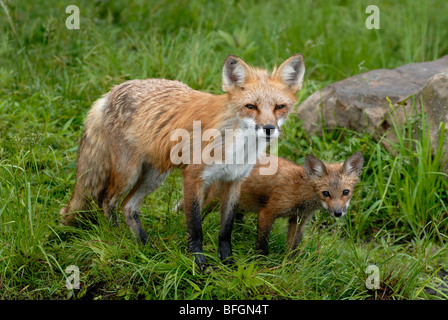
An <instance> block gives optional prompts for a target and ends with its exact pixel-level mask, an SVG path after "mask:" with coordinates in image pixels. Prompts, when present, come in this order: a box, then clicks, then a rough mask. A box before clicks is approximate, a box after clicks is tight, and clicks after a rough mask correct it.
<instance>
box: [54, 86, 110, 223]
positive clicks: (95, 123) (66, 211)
mask: <svg viewBox="0 0 448 320" xmlns="http://www.w3.org/2000/svg"><path fill="white" fill-rule="evenodd" d="M107 103H108V97H107V95H106V96H104V97H102V98H101V99H99V100H97V101H96V102H95V103H94V105H93V106H92V108H91V109H90V111H89V114H88V115H87V118H86V122H85V127H84V133H83V136H82V139H81V143H80V145H79V149H78V160H77V165H76V185H75V188H74V191H73V195H72V198H71V199H70V201H69V203H68V204H67V206H65V207H64V208H62V209H61V211H60V212H59V213H60V214H61V222H62V223H63V224H65V225H70V224H73V223H74V222H75V214H76V213H77V212H80V211H83V210H86V209H88V207H89V203H90V201H92V200H93V201H94V202H96V203H98V204H99V205H101V202H102V197H103V195H104V193H105V191H106V189H107V186H108V184H109V178H110V166H111V164H110V162H111V160H110V151H109V148H108V140H107V133H106V131H105V128H104V109H105V107H106V105H107Z"/></svg>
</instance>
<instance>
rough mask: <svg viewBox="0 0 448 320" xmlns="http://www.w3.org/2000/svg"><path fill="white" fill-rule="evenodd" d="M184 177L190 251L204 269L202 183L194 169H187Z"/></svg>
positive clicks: (185, 209)
mask: <svg viewBox="0 0 448 320" xmlns="http://www.w3.org/2000/svg"><path fill="white" fill-rule="evenodd" d="M182 175H183V196H184V198H183V204H184V213H185V219H186V223H187V242H188V249H189V250H190V252H191V253H192V254H194V257H195V261H196V263H197V264H198V266H199V267H200V268H201V269H204V268H205V267H206V262H207V261H206V259H205V256H204V254H203V250H202V224H201V207H202V193H203V191H202V181H201V179H200V177H199V176H198V173H197V170H194V169H190V168H187V169H185V170H184V171H183V172H182Z"/></svg>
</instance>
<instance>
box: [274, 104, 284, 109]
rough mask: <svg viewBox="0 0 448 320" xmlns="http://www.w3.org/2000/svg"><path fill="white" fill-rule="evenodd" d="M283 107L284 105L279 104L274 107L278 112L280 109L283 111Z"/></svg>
mask: <svg viewBox="0 0 448 320" xmlns="http://www.w3.org/2000/svg"><path fill="white" fill-rule="evenodd" d="M284 107H286V106H285V105H284V104H279V105H277V106H275V110H280V109H283V108H284Z"/></svg>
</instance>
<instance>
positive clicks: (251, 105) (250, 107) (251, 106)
mask: <svg viewBox="0 0 448 320" xmlns="http://www.w3.org/2000/svg"><path fill="white" fill-rule="evenodd" d="M246 108H247V109H250V110H257V106H254V105H253V104H246Z"/></svg>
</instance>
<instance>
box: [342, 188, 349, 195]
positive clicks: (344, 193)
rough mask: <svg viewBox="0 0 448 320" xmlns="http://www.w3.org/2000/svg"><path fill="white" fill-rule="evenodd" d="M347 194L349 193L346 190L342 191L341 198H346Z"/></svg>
mask: <svg viewBox="0 0 448 320" xmlns="http://www.w3.org/2000/svg"><path fill="white" fill-rule="evenodd" d="M349 193H350V191H348V190H347V189H345V190H344V191H342V195H343V196H348V194H349Z"/></svg>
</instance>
